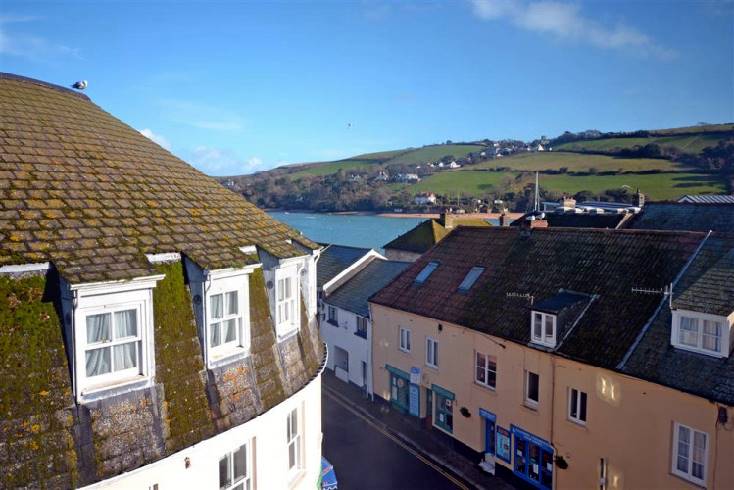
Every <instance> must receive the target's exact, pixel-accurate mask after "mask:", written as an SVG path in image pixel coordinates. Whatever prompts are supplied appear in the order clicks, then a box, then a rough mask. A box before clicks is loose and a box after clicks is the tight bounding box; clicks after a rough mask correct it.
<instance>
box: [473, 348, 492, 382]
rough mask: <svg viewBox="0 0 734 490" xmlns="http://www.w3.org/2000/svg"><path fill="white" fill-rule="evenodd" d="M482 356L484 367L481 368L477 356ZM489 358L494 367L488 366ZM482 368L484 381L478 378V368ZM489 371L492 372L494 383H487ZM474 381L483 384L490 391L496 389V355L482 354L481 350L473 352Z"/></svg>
mask: <svg viewBox="0 0 734 490" xmlns="http://www.w3.org/2000/svg"><path fill="white" fill-rule="evenodd" d="M480 357H483V358H484V367H483V368H481V366H480V365H479V358H480ZM490 360H491V361H492V362H493V363H494V369H490V368H489V363H490ZM480 368H481V369H483V372H484V381H482V380H480V379H479V369H480ZM489 373H494V384H489ZM474 381H475V382H476V383H477V384H479V385H481V386H484V387H485V388H489V389H490V390H492V391H495V390H496V389H497V357H496V356H491V355H489V354H484V353H482V352H479V351H476V352H475V353H474Z"/></svg>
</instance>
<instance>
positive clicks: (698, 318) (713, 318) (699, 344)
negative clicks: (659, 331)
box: [670, 310, 732, 357]
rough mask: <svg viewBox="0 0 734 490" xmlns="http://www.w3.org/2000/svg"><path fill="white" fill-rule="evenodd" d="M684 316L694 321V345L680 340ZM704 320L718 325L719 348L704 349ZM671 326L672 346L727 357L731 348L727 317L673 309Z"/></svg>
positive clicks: (729, 327)
mask: <svg viewBox="0 0 734 490" xmlns="http://www.w3.org/2000/svg"><path fill="white" fill-rule="evenodd" d="M684 318H690V319H692V320H694V321H695V322H696V332H697V337H696V345H695V346H694V345H689V344H684V343H683V342H681V337H680V335H681V323H682V322H683V319H684ZM704 322H716V323H718V324H719V326H720V333H721V335H720V336H719V350H711V349H706V348H704V346H703V337H704V331H703V329H704ZM672 323H673V325H672V328H671V329H670V330H671V334H670V343H671V345H672V346H673V347H675V348H678V349H683V350H687V351H690V352H697V353H699V354H706V355H708V356H714V357H729V352H730V350H731V343H732V337H731V328H732V327H731V325H730V322H729V319H728V318H726V317H723V316H717V315H710V314H707V313H698V312H694V311H688V310H673V319H672Z"/></svg>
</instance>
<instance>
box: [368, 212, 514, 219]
mask: <svg viewBox="0 0 734 490" xmlns="http://www.w3.org/2000/svg"><path fill="white" fill-rule="evenodd" d="M377 216H382V217H383V218H423V219H430V218H433V219H438V218H440V217H441V215H440V214H438V213H435V214H434V213H380V214H378V215H377ZM454 216H456V218H458V219H499V218H500V213H466V214H455V215H454ZM520 216H522V213H507V217H508V218H510V219H511V220H515V219H517V218H519V217H520Z"/></svg>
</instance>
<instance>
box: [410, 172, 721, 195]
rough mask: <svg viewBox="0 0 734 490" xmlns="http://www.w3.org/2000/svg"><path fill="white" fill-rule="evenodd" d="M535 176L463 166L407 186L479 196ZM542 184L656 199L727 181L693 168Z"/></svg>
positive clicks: (562, 177)
mask: <svg viewBox="0 0 734 490" xmlns="http://www.w3.org/2000/svg"><path fill="white" fill-rule="evenodd" d="M518 175H519V177H518ZM533 180H534V174H532V173H519V172H488V171H477V170H463V171H454V172H441V173H436V174H433V175H431V176H430V177H428V178H426V179H423V180H422V181H421V182H419V183H418V184H415V185H411V186H404V188H405V189H406V190H408V191H409V192H411V193H413V194H415V193H417V192H424V191H431V192H435V193H437V194H448V195H453V196H456V195H457V194H458V193H461V194H463V195H464V196H475V197H480V196H483V195H485V194H489V193H491V192H493V191H495V190H496V189H497V188H498V187H499V186H501V185H507V184H510V185H512V184H514V185H515V186H522V185H523V184H525V183H531V182H533ZM540 186H541V187H542V188H544V189H546V190H548V191H552V192H556V193H566V194H575V193H577V192H580V191H591V192H594V193H601V192H603V191H605V190H607V189H619V188H621V187H622V186H629V187H630V188H632V189H637V188H639V189H640V190H641V191H642V192H644V193H645V194H646V195H647V196H649V197H650V198H651V199H653V200H667V199H676V198H678V197H680V196H682V195H684V194H704V193H722V192H724V191H725V188H724V183H723V182H722V181H721V179H719V178H717V176H715V175H711V174H702V173H692V172H666V173H657V174H618V175H581V176H576V175H568V174H554V175H549V174H543V175H541V176H540Z"/></svg>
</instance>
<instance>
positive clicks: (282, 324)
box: [275, 265, 300, 339]
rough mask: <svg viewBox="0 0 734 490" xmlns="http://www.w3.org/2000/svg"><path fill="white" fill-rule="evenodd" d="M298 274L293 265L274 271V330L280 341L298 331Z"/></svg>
mask: <svg viewBox="0 0 734 490" xmlns="http://www.w3.org/2000/svg"><path fill="white" fill-rule="evenodd" d="M299 294H300V290H299V281H298V272H297V267H296V266H295V265H291V266H288V267H280V268H278V269H276V270H275V330H276V333H277V334H278V338H279V339H282V338H285V337H287V336H289V335H290V334H292V333H294V332H296V331H297V330H298V326H299V323H300V315H299V311H298V301H297V300H298V297H299Z"/></svg>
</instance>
